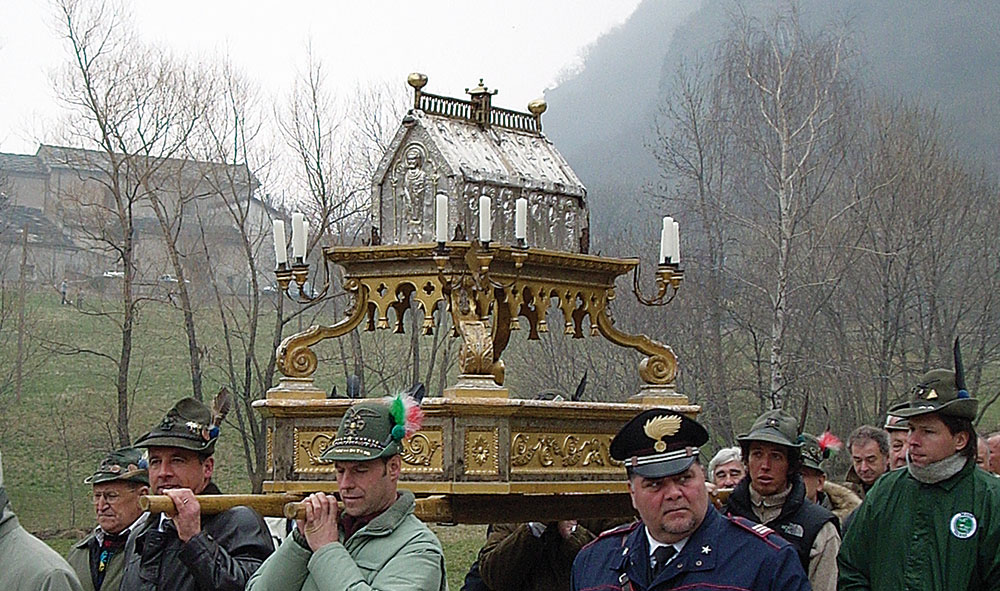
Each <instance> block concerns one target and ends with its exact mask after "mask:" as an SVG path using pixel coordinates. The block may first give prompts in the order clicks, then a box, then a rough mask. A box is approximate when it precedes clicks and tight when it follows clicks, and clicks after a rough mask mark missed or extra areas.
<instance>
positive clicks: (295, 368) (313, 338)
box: [277, 279, 368, 378]
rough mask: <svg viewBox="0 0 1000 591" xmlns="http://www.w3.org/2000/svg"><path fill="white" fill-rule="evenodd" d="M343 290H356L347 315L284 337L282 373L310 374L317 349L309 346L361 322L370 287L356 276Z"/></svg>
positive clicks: (280, 348)
mask: <svg viewBox="0 0 1000 591" xmlns="http://www.w3.org/2000/svg"><path fill="white" fill-rule="evenodd" d="M344 290H345V291H347V292H353V293H354V305H353V307H352V308H351V310H350V312H349V313H348V316H347V318H344V319H343V320H341V321H340V322H338V323H336V324H334V325H333V326H318V325H313V326H310V327H309V328H307V329H306V330H304V331H302V332H300V333H296V334H293V335H290V336H288V337H285V339H284V340H282V341H281V344H280V345H279V346H278V353H277V363H278V369H279V370H281V373H283V374H284V375H286V376H288V377H290V378H308V377H309V376H311V375H312V374H313V372H315V371H316V366H317V364H318V361H317V359H316V353H314V352H313V351H312V349H311V348H310V347H312V346H313V345H315V344H316V343H318V342H320V341H323V340H326V339H335V338H337V337H340V336H343V335H345V334H347V333H349V332H351V331H352V330H354V329H355V328H357V327H358V325H360V324H361V321H362V320H364V319H365V317H366V316H367V312H368V287H367V286H364V285H362V284H361V283H360V282H358V281H357V280H356V279H348V280H347V281H346V282H345V284H344Z"/></svg>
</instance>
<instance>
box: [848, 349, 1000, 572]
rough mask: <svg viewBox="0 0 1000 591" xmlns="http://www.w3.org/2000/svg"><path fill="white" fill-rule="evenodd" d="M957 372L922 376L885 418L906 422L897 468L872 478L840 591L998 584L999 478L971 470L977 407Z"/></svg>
mask: <svg viewBox="0 0 1000 591" xmlns="http://www.w3.org/2000/svg"><path fill="white" fill-rule="evenodd" d="M956 360H957V361H959V360H960V357H959V355H957V354H956ZM960 367H961V364H960V362H959V363H956V368H960ZM956 373H957V372H952V371H950V370H947V369H935V370H932V371H930V372H928V373H926V374H924V376H923V377H922V378H921V380H920V383H919V384H917V386H916V387H915V388H914V389H913V393H912V399H911V401H910V403H909V405H908V406H907V407H906V408H903V409H899V410H896V411H894V412H895V414H896V415H897V416H901V417H904V418H906V419H907V420H908V421H909V423H910V435H909V451H908V452H907V465H906V469H905V470H893V471H891V472H889V473H888V474H886V475H885V476H883V477H882V478H881V479H879V481H878V482H876V483H875V486H874V487H872V489H871V490H870V491H869V492H868V497H867V498H866V499H865V502H864V504H862V505H861V507H860V508H859V509H858V511H857V513H856V514H855V518H854V522H853V524H852V525H851V527H850V528H849V529H848V530H847V533H846V536H845V538H844V544H843V547H842V548H841V551H840V556H839V557H838V563H839V565H840V587H839V588H840V589H841V590H852V589H866V590H868V589H870V590H872V591H889V590H893V591H895V590H897V589H929V590H930V589H948V590H949V591H951V590H959V589H962V590H964V589H996V588H997V586H998V585H1000V576H998V575H1000V553H998V552H997V544H998V543H1000V519H998V518H997V517H998V516H1000V479H997V478H994V477H992V476H990V475H989V474H988V473H986V472H985V471H983V470H977V469H976V432H975V429H974V428H973V426H972V421H973V420H974V419H975V418H976V409H977V406H978V402H977V400H976V399H975V398H972V397H971V396H970V395H969V392H968V391H967V390H966V389H965V384H964V379H963V378H962V377H961V375H960V374H959V375H958V376H956ZM876 532H877V535H874V534H875V533H876Z"/></svg>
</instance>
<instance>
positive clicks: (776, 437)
mask: <svg viewBox="0 0 1000 591" xmlns="http://www.w3.org/2000/svg"><path fill="white" fill-rule="evenodd" d="M736 441H739V442H740V443H750V442H751V441H760V442H762V443H773V444H775V445H780V446H782V447H789V448H792V449H799V448H801V447H802V445H803V443H802V442H801V441H798V442H795V443H792V442H790V441H788V439H787V438H786V437H785V436H784V435H783V434H782V433H781V431H779V430H777V429H775V428H774V427H764V428H763V429H758V430H756V431H751V432H749V433H747V434H746V435H740V436H739V437H737V438H736Z"/></svg>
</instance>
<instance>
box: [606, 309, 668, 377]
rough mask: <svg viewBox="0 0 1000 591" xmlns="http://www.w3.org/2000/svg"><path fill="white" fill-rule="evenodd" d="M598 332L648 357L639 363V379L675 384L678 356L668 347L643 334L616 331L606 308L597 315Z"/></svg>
mask: <svg viewBox="0 0 1000 591" xmlns="http://www.w3.org/2000/svg"><path fill="white" fill-rule="evenodd" d="M597 330H599V331H600V333H601V334H602V335H604V338H606V339H608V340H609V341H611V342H612V343H614V344H616V345H619V346H621V347H628V348H630V349H635V350H636V351H639V352H640V353H643V354H645V355H648V357H646V358H645V359H643V360H642V361H641V362H640V363H639V377H641V378H642V381H643V382H645V383H646V384H651V385H656V386H667V385H671V384H673V383H674V378H676V377H677V356H676V355H674V351H673V349H671V348H670V347H669V346H668V345H664V344H663V343H661V342H659V341H656V340H654V339H651V338H649V337H647V336H646V335H643V334H640V335H630V334H627V333H624V332H621V331H620V330H618V329H616V328H615V327H614V325H613V324H612V322H611V318H610V317H609V316H608V312H607V308H606V307H605V308H603V309H602V310H601V311H600V312H599V313H598V314H597Z"/></svg>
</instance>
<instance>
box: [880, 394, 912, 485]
mask: <svg viewBox="0 0 1000 591" xmlns="http://www.w3.org/2000/svg"><path fill="white" fill-rule="evenodd" d="M903 405H904V406H905V405H906V403H903ZM896 408H897V407H893V408H890V409H889V414H887V415H885V426H884V427H883V429H885V430H886V432H887V433H888V434H889V469H890V470H895V469H896V468H902V467H903V466H906V448H907V445H906V439H907V437H909V435H910V423H908V422H907V421H906V419H904V418H903V417H897V416H896V415H894V414H892V413H893V411H894V410H895V409H896Z"/></svg>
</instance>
